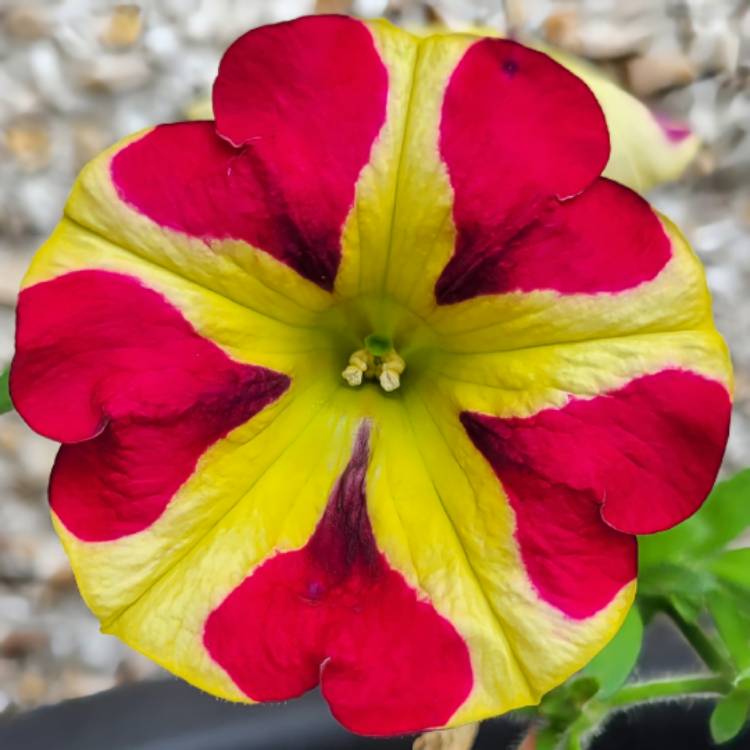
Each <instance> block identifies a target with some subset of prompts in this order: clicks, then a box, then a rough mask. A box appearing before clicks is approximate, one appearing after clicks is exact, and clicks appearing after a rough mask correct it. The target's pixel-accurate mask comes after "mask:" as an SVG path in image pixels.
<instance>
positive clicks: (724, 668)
mask: <svg viewBox="0 0 750 750" xmlns="http://www.w3.org/2000/svg"><path fill="white" fill-rule="evenodd" d="M664 612H665V613H666V614H667V615H669V617H670V618H671V619H672V621H673V622H674V624H675V625H676V626H677V627H678V628H679V630H680V632H681V633H682V635H683V636H684V637H685V639H686V640H687V642H688V643H689V644H690V645H691V646H692V647H693V648H694V649H695V651H696V652H697V654H698V656H700V657H701V659H703V661H704V663H705V664H706V666H707V667H708V668H709V669H711V670H713V671H714V672H718V673H719V674H720V675H722V676H723V677H725V678H727V679H731V678H732V677H733V676H734V669H733V668H732V665H731V664H730V663H729V662H728V661H727V660H726V658H725V657H724V655H723V654H722V653H721V651H720V650H719V648H718V647H717V646H716V644H715V643H714V641H713V639H712V638H711V637H710V636H709V635H708V634H707V633H706V632H705V631H704V630H703V628H701V627H700V625H696V624H695V623H694V622H690V621H688V620H686V619H685V618H684V617H683V616H682V615H681V614H680V613H679V611H678V610H677V608H676V607H674V605H673V604H672V603H671V602H669V601H668V602H665V604H664Z"/></svg>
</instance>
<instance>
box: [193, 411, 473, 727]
mask: <svg viewBox="0 0 750 750" xmlns="http://www.w3.org/2000/svg"><path fill="white" fill-rule="evenodd" d="M367 463H368V428H367V426H366V425H364V426H363V427H361V428H360V431H359V434H358V436H357V440H356V444H355V446H354V450H353V453H352V457H351V460H350V462H349V464H348V466H347V468H346V469H345V471H344V473H343V475H342V476H341V478H340V480H339V482H338V483H337V485H336V487H335V489H334V491H333V493H332V495H331V498H330V500H329V503H328V506H327V508H326V511H325V513H324V515H323V517H322V519H321V520H320V522H319V524H318V527H317V529H316V530H315V533H314V534H313V536H312V537H311V538H310V541H309V542H308V543H307V545H305V546H304V547H303V548H302V549H300V550H297V551H295V552H286V553H281V554H277V555H276V556H274V557H272V558H271V559H269V560H268V561H267V562H265V563H263V564H262V565H261V566H260V567H259V568H257V569H256V570H255V571H254V572H253V573H252V574H251V575H250V576H249V577H248V578H246V579H245V580H244V581H243V582H242V584H240V586H238V587H237V588H236V589H235V590H234V591H233V592H232V593H231V594H230V595H229V596H228V597H227V598H226V599H225V600H224V602H223V603H222V604H221V605H220V606H219V607H218V608H217V609H216V610H215V611H214V612H213V613H212V614H211V615H210V617H209V618H208V620H207V622H206V627H205V633H204V643H205V645H206V648H207V649H208V651H209V652H210V654H211V656H212V657H213V658H214V660H215V661H216V662H218V663H219V664H220V665H221V666H222V667H223V668H224V669H225V670H226V671H227V672H228V673H229V675H230V676H231V677H232V679H233V680H234V681H235V683H236V684H237V685H238V686H239V688H240V689H241V690H242V691H243V692H245V693H246V694H247V695H248V696H249V697H250V698H252V699H253V700H258V701H279V700H286V699H289V698H293V697H295V696H298V695H300V694H301V693H304V692H305V691H307V690H310V689H311V688H313V687H315V685H317V684H318V682H319V681H320V683H321V686H322V691H323V694H324V696H325V697H326V699H327V700H328V702H329V703H330V705H331V709H332V711H333V713H334V715H335V716H336V718H338V719H339V721H341V722H342V723H343V724H345V725H346V726H347V727H348V728H350V729H352V730H353V731H356V732H360V733H363V734H372V735H386V734H398V733H405V732H410V731H416V730H419V729H423V728H424V727H431V726H439V725H441V724H444V723H446V722H447V721H448V720H449V718H450V717H451V716H452V715H453V713H454V712H455V711H456V709H457V708H458V707H459V706H460V705H461V703H462V702H463V701H464V700H465V698H466V697H467V695H468V694H469V692H470V690H471V686H472V682H473V678H472V669H471V663H470V659H469V653H468V649H467V647H466V644H465V643H464V641H463V640H462V639H461V637H460V636H459V635H458V633H457V632H456V630H455V629H454V627H453V626H452V625H451V623H450V622H448V621H447V620H446V619H445V618H443V617H442V616H440V615H439V614H438V613H437V612H436V611H435V610H434V609H433V607H432V606H431V605H430V603H429V602H427V601H424V600H420V599H419V597H418V595H417V592H416V591H414V589H412V588H410V587H409V586H408V584H407V583H406V581H405V580H404V578H403V577H402V576H401V575H400V574H399V573H398V572H396V571H395V570H393V569H392V568H390V567H389V565H388V563H387V561H386V559H385V557H384V556H383V555H382V553H381V552H380V551H379V550H378V549H377V547H376V545H375V540H374V538H373V534H372V529H371V526H370V521H369V518H368V515H367V503H366V497H365V473H366V470H367Z"/></svg>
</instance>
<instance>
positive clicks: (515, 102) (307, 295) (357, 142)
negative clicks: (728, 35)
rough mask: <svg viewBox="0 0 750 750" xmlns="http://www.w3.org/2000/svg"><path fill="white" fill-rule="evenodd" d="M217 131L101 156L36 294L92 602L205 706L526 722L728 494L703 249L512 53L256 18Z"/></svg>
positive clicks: (47, 252) (725, 374)
mask: <svg viewBox="0 0 750 750" xmlns="http://www.w3.org/2000/svg"><path fill="white" fill-rule="evenodd" d="M214 111H215V118H216V120H215V122H213V121H206V122H190V123H178V124H173V125H163V126H159V127H156V128H153V129H151V130H148V131H146V132H143V133H139V134H137V135H135V136H133V137H131V138H128V139H125V140H124V141H122V142H120V143H118V144H117V145H115V146H114V147H113V148H111V149H110V150H109V151H107V152H106V153H104V154H103V155H101V156H100V157H98V158H97V159H95V160H94V161H93V162H92V163H91V164H89V165H88V166H87V167H86V168H85V169H84V171H83V173H82V174H81V176H80V178H79V180H78V181H77V183H76V185H75V187H74V189H73V192H72V195H71V197H70V200H69V203H68V205H67V208H66V211H65V216H64V218H63V220H62V221H61V223H60V224H59V226H58V227H57V229H56V230H55V232H54V234H53V235H52V237H51V238H50V239H49V241H48V242H47V243H46V244H45V245H44V246H43V247H42V248H41V250H40V251H39V253H38V254H37V256H36V258H35V260H34V262H33V264H32V266H31V269H30V270H29V273H28V275H27V277H26V279H25V281H24V288H23V290H22V292H21V295H20V299H19V305H18V332H17V354H16V358H15V361H14V364H13V369H12V374H11V389H12V394H13V398H14V401H15V404H16V406H17V407H18V409H19V411H20V412H21V414H22V415H23V416H24V418H25V419H26V420H27V421H28V423H29V424H30V425H31V426H32V427H33V428H34V429H36V430H37V431H39V432H40V433H42V434H44V435H47V436H48V437H51V438H53V439H55V440H58V441H60V442H61V443H62V444H63V445H62V447H61V449H60V453H59V455H58V458H57V461H56V464H55V467H54V470H53V473H52V477H51V483H50V503H51V507H52V515H53V520H54V524H55V527H56V529H57V531H58V533H59V534H60V536H61V538H62V540H63V543H64V544H65V547H66V549H67V552H68V554H69V555H70V558H71V560H72V563H73V567H74V569H75V572H76V576H77V580H78V584H79V586H80V590H81V593H82V594H83V596H84V598H85V600H86V602H87V603H88V605H89V606H90V608H91V609H92V611H93V612H94V613H95V614H96V615H97V617H99V618H100V620H101V621H102V627H103V630H104V631H105V632H107V633H112V634H114V635H116V636H118V637H120V638H122V639H123V640H124V641H126V642H127V643H129V644H131V645H132V646H133V647H134V648H136V649H138V650H140V651H142V652H144V653H145V654H147V655H149V656H150V657H152V658H153V659H155V660H156V661H158V662H159V663H160V664H162V665H164V666H165V667H166V668H168V669H170V670H172V671H173V672H175V673H176V674H178V675H180V676H182V677H184V678H185V679H187V680H189V681H190V682H192V683H193V684H195V685H198V686H199V687H201V688H203V689H204V690H207V691H209V692H211V693H214V694H215V695H218V696H221V697H224V698H227V699H230V700H236V701H245V702H254V701H273V700H283V699H287V698H291V697H293V696H297V695H299V694H301V693H303V692H304V691H306V690H308V689H310V688H312V687H314V686H315V685H316V684H317V683H318V682H320V684H321V686H322V690H323V693H324V695H325V697H326V698H327V700H328V701H329V703H330V705H331V708H332V710H333V712H334V714H335V715H336V716H337V717H338V718H339V719H340V721H341V722H342V723H344V724H345V725H346V726H348V727H350V728H351V729H353V730H355V731H358V732H364V733H369V734H389V733H399V732H407V731H412V730H418V729H423V728H426V727H436V726H444V725H446V726H447V725H454V724H460V723H462V722H468V721H472V720H476V719H481V718H483V717H487V716H491V715H494V714H498V713H501V712H503V711H507V710H509V709H512V708H515V707H518V706H523V705H527V704H530V703H534V702H536V701H538V700H539V698H540V696H541V695H542V694H543V693H544V692H545V691H547V690H549V689H550V688H552V687H553V686H555V685H557V684H558V683H559V682H561V681H562V680H563V679H564V678H565V677H567V676H568V675H569V674H571V673H572V672H573V671H575V670H576V669H578V668H580V667H581V666H582V665H583V664H585V663H586V662H587V660H589V659H590V658H591V657H592V656H593V655H594V653H596V652H597V651H598V650H599V649H600V648H601V647H602V645H603V644H604V643H606V641H607V640H608V639H609V638H610V637H611V636H612V635H613V633H614V632H615V631H616V630H617V628H618V627H619V625H620V623H621V622H622V619H623V617H624V616H625V613H626V612H627V610H628V607H629V606H630V604H631V602H632V599H633V595H634V591H635V578H636V539H635V536H634V535H635V534H642V533H648V532H653V531H657V530H660V529H664V528H667V527H669V526H672V525H673V524H675V523H677V522H679V521H681V520H682V519H684V518H686V517H687V516H688V515H690V514H691V513H692V512H693V511H694V510H696V508H697V507H698V506H699V505H700V503H701V502H702V501H703V499H704V498H705V496H706V494H707V492H708V491H709V489H710V487H711V485H712V483H713V480H714V478H715V475H716V472H717V469H718V466H719V462H720V460H721V456H722V452H723V448H724V444H725V440H726V435H727V425H728V420H729V412H730V389H731V374H730V364H729V359H728V355H727V351H726V348H725V346H724V343H723V342H722V340H721V338H720V337H719V335H718V334H717V333H716V331H715V329H714V326H713V323H712V319H711V312H710V300H709V296H708V293H707V291H706V286H705V282H704V277H703V273H702V270H701V267H700V264H699V262H698V260H697V259H696V257H695V256H694V254H693V253H692V252H691V250H690V249H689V247H688V246H687V244H686V243H685V241H684V239H683V238H682V237H681V236H680V234H679V232H678V231H677V230H676V229H675V227H674V226H673V225H672V224H670V223H669V221H667V220H666V219H664V218H663V217H660V216H658V215H657V214H655V213H654V211H652V210H651V208H650V207H649V206H648V204H647V203H646V202H645V201H644V200H643V199H642V198H640V197H639V196H638V195H637V194H636V193H634V192H632V191H631V190H630V189H628V188H626V187H623V186H622V185H620V184H618V183H616V182H613V181H611V180H609V179H607V178H604V177H601V176H600V175H601V173H602V171H603V170H604V168H605V165H606V164H607V161H608V158H609V155H610V140H609V136H608V131H607V126H606V123H605V118H604V115H603V113H602V110H601V108H600V106H599V105H598V104H597V100H596V99H595V97H594V95H593V94H592V92H591V90H590V89H589V88H588V87H587V86H586V85H585V84H584V83H583V82H582V81H581V80H580V79H579V78H577V77H576V76H574V75H573V74H571V73H570V72H568V71H567V70H566V69H565V68H563V67H561V66H560V65H558V64H557V63H555V62H553V61H552V60H551V59H550V58H549V57H547V56H546V55H544V54H542V53H540V52H537V51H533V50H531V49H528V48H525V47H523V46H521V45H519V44H517V43H514V42H511V41H505V40H500V39H489V38H481V37H476V36H471V35H439V34H438V35H433V36H428V37H424V38H417V37H415V36H412V35H411V34H409V33H407V32H404V31H401V30H398V29H396V28H394V27H392V26H390V25H388V24H386V23H384V22H373V23H363V22H359V21H355V20H352V19H348V18H344V17H334V16H331V17H316V18H306V19H301V20H298V21H295V22H291V23H285V24H280V25H276V26H270V27H265V28H261V29H257V30H255V31H251V32H250V33H248V34H246V35H245V36H243V37H241V38H240V39H239V40H238V41H237V42H236V43H235V44H234V45H233V46H232V47H231V48H230V49H229V51H228V52H227V54H226V56H225V57H224V59H223V61H222V64H221V67H220V71H219V76H218V79H217V81H216V85H215V88H214ZM342 373H343V374H344V377H342Z"/></svg>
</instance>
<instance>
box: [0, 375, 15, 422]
mask: <svg viewBox="0 0 750 750" xmlns="http://www.w3.org/2000/svg"><path fill="white" fill-rule="evenodd" d="M9 377H10V365H8V366H7V367H6V368H5V369H4V370H3V372H2V375H0V414H5V412H8V411H13V402H12V401H11V400H10V391H9V390H8V378H9Z"/></svg>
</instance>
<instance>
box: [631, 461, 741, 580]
mask: <svg viewBox="0 0 750 750" xmlns="http://www.w3.org/2000/svg"><path fill="white" fill-rule="evenodd" d="M748 527H750V469H745V471H741V472H740V473H739V474H737V475H735V476H734V477H732V478H731V479H728V480H727V481H724V482H719V483H718V484H717V485H716V487H714V489H713V491H712V492H711V494H710V495H709V496H708V499H707V500H706V502H705V503H704V504H703V506H702V507H701V508H700V510H699V511H698V512H697V513H695V515H693V516H691V517H690V518H688V520H687V521H684V522H683V523H681V524H679V525H678V526H675V527H674V528H673V529H670V530H669V531H662V532H660V533H658V534H649V535H647V536H642V537H639V541H638V548H639V550H638V558H639V563H640V567H641V569H642V570H643V569H645V568H648V567H651V566H654V565H658V564H659V563H664V562H670V563H676V562H679V561H681V560H687V561H696V560H697V559H698V558H705V557H707V556H709V555H711V554H715V553H718V552H719V551H720V550H721V549H722V548H723V547H724V546H725V545H726V544H727V543H728V542H731V541H732V540H733V539H735V538H736V537H737V536H739V534H740V533H741V532H742V531H744V530H745V529H746V528H748Z"/></svg>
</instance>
